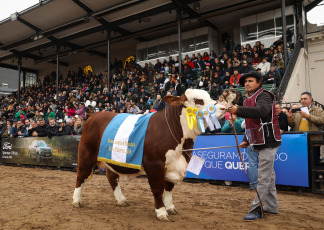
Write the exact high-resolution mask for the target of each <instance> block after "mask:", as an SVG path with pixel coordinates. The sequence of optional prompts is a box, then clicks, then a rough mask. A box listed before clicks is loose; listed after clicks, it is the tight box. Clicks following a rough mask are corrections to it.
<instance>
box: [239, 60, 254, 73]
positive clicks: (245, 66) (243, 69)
mask: <svg viewBox="0 0 324 230" xmlns="http://www.w3.org/2000/svg"><path fill="white" fill-rule="evenodd" d="M251 70H252V66H250V65H249V64H248V62H247V61H245V60H244V61H243V65H242V66H241V74H245V73H248V72H250V71H251Z"/></svg>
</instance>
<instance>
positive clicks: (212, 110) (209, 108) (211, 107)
mask: <svg viewBox="0 0 324 230" xmlns="http://www.w3.org/2000/svg"><path fill="white" fill-rule="evenodd" d="M207 111H208V113H209V117H210V118H211V120H212V121H213V123H214V125H215V127H216V129H220V128H221V125H220V124H219V121H218V119H217V117H216V114H215V113H216V107H215V105H213V104H210V105H208V106H207Z"/></svg>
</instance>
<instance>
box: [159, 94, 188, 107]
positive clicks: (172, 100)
mask: <svg viewBox="0 0 324 230" xmlns="http://www.w3.org/2000/svg"><path fill="white" fill-rule="evenodd" d="M163 100H164V101H165V102H166V103H168V104H169V105H172V106H178V105H183V103H184V102H185V101H186V100H187V97H186V95H184V94H183V95H182V96H181V97H178V96H165V97H164V98H163Z"/></svg>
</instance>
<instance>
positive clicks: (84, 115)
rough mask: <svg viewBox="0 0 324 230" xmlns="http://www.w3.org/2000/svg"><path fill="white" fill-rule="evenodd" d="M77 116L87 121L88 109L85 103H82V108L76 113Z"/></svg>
mask: <svg viewBox="0 0 324 230" xmlns="http://www.w3.org/2000/svg"><path fill="white" fill-rule="evenodd" d="M75 114H76V115H78V116H79V117H82V119H86V109H85V105H84V103H83V102H81V103H80V107H79V108H78V109H77V110H76V111H75Z"/></svg>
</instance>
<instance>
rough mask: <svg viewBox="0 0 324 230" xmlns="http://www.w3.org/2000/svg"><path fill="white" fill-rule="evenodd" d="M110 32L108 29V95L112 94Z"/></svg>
mask: <svg viewBox="0 0 324 230" xmlns="http://www.w3.org/2000/svg"><path fill="white" fill-rule="evenodd" d="M110 38H111V36H110V30H109V29H107V84H108V93H109V94H110Z"/></svg>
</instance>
